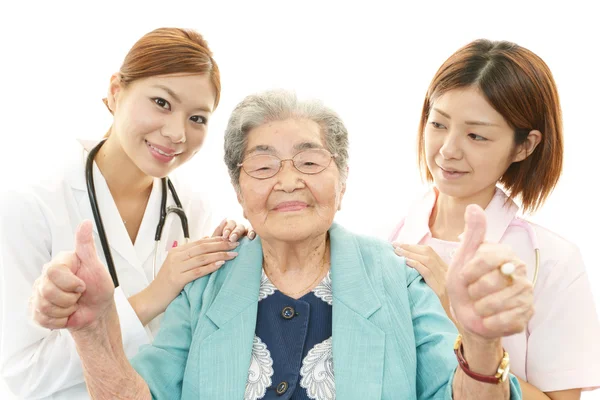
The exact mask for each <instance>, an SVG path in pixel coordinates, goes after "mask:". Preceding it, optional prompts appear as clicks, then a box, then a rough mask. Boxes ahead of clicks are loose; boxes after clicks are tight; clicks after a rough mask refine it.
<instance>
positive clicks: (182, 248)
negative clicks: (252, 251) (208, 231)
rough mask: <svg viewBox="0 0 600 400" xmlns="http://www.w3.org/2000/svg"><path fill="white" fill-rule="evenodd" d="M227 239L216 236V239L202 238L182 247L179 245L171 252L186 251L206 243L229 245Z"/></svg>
mask: <svg viewBox="0 0 600 400" xmlns="http://www.w3.org/2000/svg"><path fill="white" fill-rule="evenodd" d="M227 242H228V241H227V239H224V238H223V237H221V236H214V237H206V238H202V239H199V240H194V241H193V242H188V243H185V244H182V245H179V244H178V245H177V246H176V247H174V248H172V249H171V250H170V251H172V250H175V251H184V250H189V249H191V248H192V247H195V246H198V245H201V244H206V243H227Z"/></svg>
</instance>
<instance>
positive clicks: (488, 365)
mask: <svg viewBox="0 0 600 400" xmlns="http://www.w3.org/2000/svg"><path fill="white" fill-rule="evenodd" d="M462 351H463V355H464V358H465V360H466V361H467V362H468V363H469V369H470V370H472V371H473V372H476V373H478V374H482V375H494V374H495V373H496V372H497V370H498V365H499V364H500V362H501V361H502V358H503V356H504V349H503V348H502V339H486V338H483V337H480V336H474V335H469V334H465V335H462Z"/></svg>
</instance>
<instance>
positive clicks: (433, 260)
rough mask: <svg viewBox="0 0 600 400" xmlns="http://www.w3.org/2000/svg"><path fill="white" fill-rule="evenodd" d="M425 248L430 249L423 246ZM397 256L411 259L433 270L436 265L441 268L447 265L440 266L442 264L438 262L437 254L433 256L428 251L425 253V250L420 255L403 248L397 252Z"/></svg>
mask: <svg viewBox="0 0 600 400" xmlns="http://www.w3.org/2000/svg"><path fill="white" fill-rule="evenodd" d="M423 247H428V246H423ZM396 254H399V255H401V256H404V257H406V258H410V259H413V260H415V261H418V262H420V263H421V264H423V265H425V266H426V267H427V268H433V267H434V265H440V267H442V266H445V265H446V264H440V262H439V261H440V260H438V257H437V254H435V252H433V254H431V253H430V252H429V251H427V250H425V252H423V250H422V249H421V253H418V252H414V251H410V250H405V249H404V248H402V247H401V248H399V249H398V250H397V251H396ZM445 272H446V271H445V270H444V273H445Z"/></svg>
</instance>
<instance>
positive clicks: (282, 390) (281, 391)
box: [275, 381, 288, 396]
mask: <svg viewBox="0 0 600 400" xmlns="http://www.w3.org/2000/svg"><path fill="white" fill-rule="evenodd" d="M287 390H288V383H287V382H286V381H283V382H281V383H280V384H279V385H277V389H276V390H275V391H276V392H277V394H278V395H279V396H281V395H282V394H284V393H285V392H287Z"/></svg>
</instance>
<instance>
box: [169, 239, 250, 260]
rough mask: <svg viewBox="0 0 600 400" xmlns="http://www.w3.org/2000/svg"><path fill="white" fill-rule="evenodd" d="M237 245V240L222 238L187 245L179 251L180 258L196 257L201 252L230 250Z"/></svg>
mask: <svg viewBox="0 0 600 400" xmlns="http://www.w3.org/2000/svg"><path fill="white" fill-rule="evenodd" d="M238 246H239V242H234V243H232V242H228V241H225V240H223V239H221V240H220V241H217V242H212V243H199V244H197V245H196V246H192V247H189V248H188V249H186V250H185V251H182V252H180V254H181V256H180V259H181V260H183V261H186V260H189V259H191V258H194V257H198V256H200V255H203V254H210V253H218V252H221V251H230V250H233V249H235V248H236V247H238Z"/></svg>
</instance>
